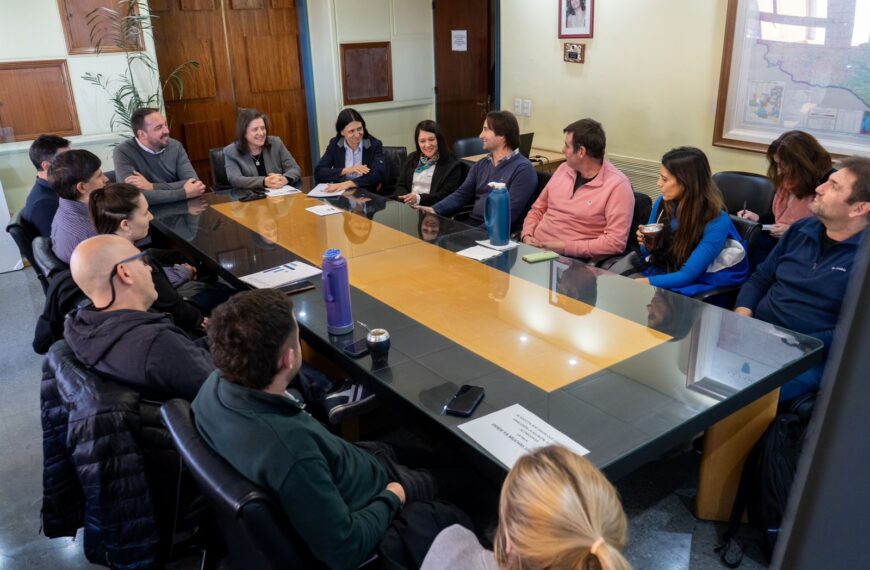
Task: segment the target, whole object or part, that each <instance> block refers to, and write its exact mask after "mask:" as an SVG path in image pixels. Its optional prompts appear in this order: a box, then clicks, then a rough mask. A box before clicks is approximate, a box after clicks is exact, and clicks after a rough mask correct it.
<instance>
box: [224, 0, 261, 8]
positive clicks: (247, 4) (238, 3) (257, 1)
mask: <svg viewBox="0 0 870 570" xmlns="http://www.w3.org/2000/svg"><path fill="white" fill-rule="evenodd" d="M265 4H266V0H232V2H231V3H230V7H231V8H232V9H233V10H256V9H257V8H264V7H265Z"/></svg>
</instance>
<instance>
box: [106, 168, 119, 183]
mask: <svg viewBox="0 0 870 570" xmlns="http://www.w3.org/2000/svg"><path fill="white" fill-rule="evenodd" d="M103 176H105V177H106V178H107V179H108V180H109V182H110V183H111V182H117V181H118V180H117V176H115V171H114V170H106V171H105V172H103Z"/></svg>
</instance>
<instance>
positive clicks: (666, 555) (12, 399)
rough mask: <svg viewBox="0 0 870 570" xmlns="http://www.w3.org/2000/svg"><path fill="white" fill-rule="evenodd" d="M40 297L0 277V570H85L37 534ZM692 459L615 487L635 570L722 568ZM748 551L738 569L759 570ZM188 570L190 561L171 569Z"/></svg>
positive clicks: (73, 550)
mask: <svg viewBox="0 0 870 570" xmlns="http://www.w3.org/2000/svg"><path fill="white" fill-rule="evenodd" d="M43 301H44V297H43V294H42V290H41V288H40V286H39V283H38V282H37V280H36V278H35V276H34V274H33V272H32V271H31V270H29V269H28V270H25V271H19V272H15V273H6V274H2V275H0V347H2V348H0V570H7V569H18V568H22V569H24V568H27V569H29V570H37V569H42V568H46V569H49V568H50V569H56V568H72V569H74V568H91V567H95V566H92V565H91V564H89V563H88V562H87V561H86V560H85V557H84V554H83V552H82V549H81V543H80V539H81V537H79V541H76V540H71V539H54V540H49V539H47V538H45V537H44V536H42V535H41V534H40V532H39V527H40V521H39V508H40V504H41V499H42V432H41V428H40V420H39V381H40V378H41V364H42V358H41V357H39V356H38V355H36V354H34V353H33V350H32V349H31V346H30V343H31V340H32V336H33V327H34V324H35V322H36V318H37V315H39V313H41V311H42V304H43ZM697 469H698V457H697V456H696V455H694V454H692V453H683V454H678V455H676V456H674V457H671V458H667V459H662V460H659V461H657V462H654V463H651V464H649V465H647V466H645V467H643V468H642V469H640V470H639V471H637V472H635V473H633V474H632V475H630V476H628V477H626V478H624V479H623V480H621V481H619V482H618V484H617V487H618V488H619V491H620V493H621V494H622V498H623V503H624V506H625V509H626V512H627V513H628V515H629V519H630V530H629V532H630V538H629V545H628V548H627V556H628V558H629V560H630V561H631V563H632V564H633V565H634V567H635V568H637V569H647V568H649V569H656V570H670V569H674V570H676V569H685V568H691V569H708V568H709V569H712V568H723V567H724V566H722V565H721V564H720V563H719V560H718V557H717V555H716V554H715V553H714V552H713V547H714V546H715V544H716V541H717V525H714V524H711V523H706V522H700V521H698V520H696V519H695V518H694V517H693V516H692V513H691V507H692V503H693V500H694V494H695V490H696V489H695V486H696V482H697ZM759 560H761V555H760V553H759V552H758V551H757V550H756V549H752V550H750V551H749V552H747V558H746V559H744V562H743V565H742V566H741V568H744V569H747V570H752V569H754V568H763V567H764V565H763V564H762V563H760V562H758V561H759ZM173 567H174V568H176V569H181V568H194V567H196V566H195V561H194V560H186V561H183V562H182V563H178V564H175V565H173Z"/></svg>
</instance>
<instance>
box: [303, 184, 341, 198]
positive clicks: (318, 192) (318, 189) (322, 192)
mask: <svg viewBox="0 0 870 570" xmlns="http://www.w3.org/2000/svg"><path fill="white" fill-rule="evenodd" d="M328 187H329V185H328V184H318V185H317V186H315V187H314V188H312V189H311V192H309V193H308V197H309V198H334V197H336V196H341V195H342V194H343V192H342V191H338V192H327V191H326V189H327V188H328Z"/></svg>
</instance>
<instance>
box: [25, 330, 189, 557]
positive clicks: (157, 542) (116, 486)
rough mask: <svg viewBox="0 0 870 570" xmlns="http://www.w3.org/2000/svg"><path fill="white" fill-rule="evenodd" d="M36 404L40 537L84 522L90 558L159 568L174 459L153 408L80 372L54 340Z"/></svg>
mask: <svg viewBox="0 0 870 570" xmlns="http://www.w3.org/2000/svg"><path fill="white" fill-rule="evenodd" d="M41 411H42V433H43V503H42V522H43V529H44V532H45V534H46V536H48V537H50V538H54V537H58V536H74V535H75V533H76V529H78V528H79V527H81V526H82V525H84V528H85V532H84V549H85V555H86V556H87V558H88V560H90V561H91V562H93V563H96V564H102V565H108V566H110V567H112V568H130V569H133V568H135V569H143V568H157V567H159V566H160V558H161V532H160V528H161V527H162V528H164V529H166V527H169V529H170V531H171V526H172V525H171V523H170V524H167V522H166V520H167V516H169V518H170V520H171V515H172V511H174V510H175V501H174V493H175V489H176V485H177V481H178V477H179V472H180V458H179V457H178V454H177V453H176V452H175V450H174V448H173V447H172V441H171V439H170V436H169V434H168V432H166V430H165V429H163V428H162V426H160V424H159V417H158V415H157V406H156V405H154V404H151V403H148V402H144V401H141V400H140V398H139V395H138V393H137V392H135V391H133V390H131V389H129V388H126V387H123V386H121V385H119V384H116V383H114V382H111V381H108V380H103V379H101V378H99V377H97V376H96V375H94V374H92V373H91V372H89V371H88V370H86V369H85V368H84V367H83V366H82V365H81V364H80V363H79V362H77V361H76V360H75V357H74V355H73V353H72V350H71V349H70V348H69V346H67V344H66V342H65V341H62V340H61V341H58V342H57V343H55V344H54V345H53V346H52V347H51V349H49V352H48V355H47V356H46V359H45V364H44V365H43V379H42V387H41ZM167 492H168V493H169V495H168V496H167ZM166 513H168V515H167V514H166ZM165 536H166V533H165V532H164V537H165ZM164 543H165V541H164Z"/></svg>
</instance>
